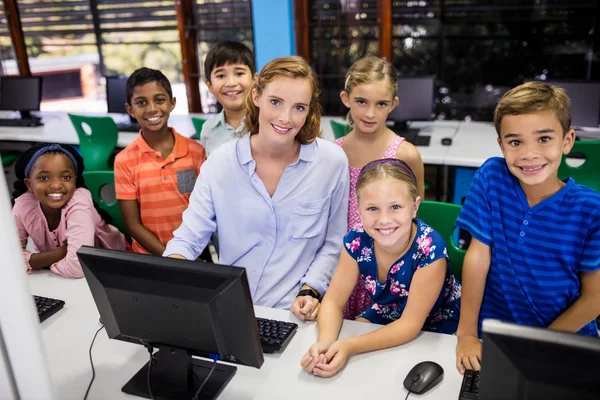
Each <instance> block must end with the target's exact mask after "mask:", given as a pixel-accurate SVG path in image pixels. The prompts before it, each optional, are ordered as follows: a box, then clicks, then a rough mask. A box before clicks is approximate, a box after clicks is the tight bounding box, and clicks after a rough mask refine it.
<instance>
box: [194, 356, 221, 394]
mask: <svg viewBox="0 0 600 400" xmlns="http://www.w3.org/2000/svg"><path fill="white" fill-rule="evenodd" d="M211 358H212V359H213V360H214V361H215V362H214V363H213V366H212V368H211V369H210V372H209V373H208V375H206V378H204V382H202V385H200V387H199V388H198V391H197V392H196V394H195V395H194V397H192V400H199V396H200V392H202V388H203V387H204V385H205V384H206V382H208V378H210V376H211V375H212V373H213V372H214V370H215V368H216V367H217V361H218V360H219V357H217V356H214V357H211Z"/></svg>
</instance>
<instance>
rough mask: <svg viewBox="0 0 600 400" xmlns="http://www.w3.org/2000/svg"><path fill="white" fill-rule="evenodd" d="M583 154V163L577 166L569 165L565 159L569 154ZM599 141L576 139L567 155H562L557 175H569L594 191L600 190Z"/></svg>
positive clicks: (561, 176)
mask: <svg viewBox="0 0 600 400" xmlns="http://www.w3.org/2000/svg"><path fill="white" fill-rule="evenodd" d="M580 154H581V155H584V156H585V163H583V165H580V166H578V167H571V166H569V165H567V162H566V161H565V159H566V158H568V157H569V156H574V155H580ZM598 172H600V141H583V140H578V141H576V142H575V144H573V148H572V149H571V152H570V153H569V154H568V155H566V156H565V155H563V158H562V162H561V164H560V167H559V168H558V177H559V178H560V179H565V178H568V177H571V178H573V179H575V181H576V182H577V183H579V184H581V185H585V186H587V187H589V188H591V189H593V190H595V191H596V192H600V176H599V175H598Z"/></svg>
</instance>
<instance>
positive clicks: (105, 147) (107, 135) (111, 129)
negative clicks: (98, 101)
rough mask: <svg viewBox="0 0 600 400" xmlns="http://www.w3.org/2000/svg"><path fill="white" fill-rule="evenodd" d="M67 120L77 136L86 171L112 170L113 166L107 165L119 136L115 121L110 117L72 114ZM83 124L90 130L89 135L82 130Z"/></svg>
mask: <svg viewBox="0 0 600 400" xmlns="http://www.w3.org/2000/svg"><path fill="white" fill-rule="evenodd" d="M69 118H70V119H71V122H72V123H73V126H74V127H75V131H77V136H79V147H80V150H81V156H82V157H83V161H84V163H85V169H86V171H109V170H112V169H113V166H112V165H109V159H110V156H111V155H112V153H113V151H114V150H115V147H116V146H117V138H118V136H119V129H118V128H117V124H115V121H113V119H112V118H111V117H88V116H83V115H73V114H69ZM84 124H86V125H87V126H88V127H89V128H90V129H91V133H90V134H88V133H86V131H85V130H84Z"/></svg>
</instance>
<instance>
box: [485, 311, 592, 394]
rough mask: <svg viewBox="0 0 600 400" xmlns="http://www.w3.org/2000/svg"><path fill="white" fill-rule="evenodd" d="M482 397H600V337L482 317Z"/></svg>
mask: <svg viewBox="0 0 600 400" xmlns="http://www.w3.org/2000/svg"><path fill="white" fill-rule="evenodd" d="M479 384H480V386H479V398H478V399H479V400H492V399H493V400H559V399H561V400H562V399H577V400H591V399H596V400H597V399H600V339H598V338H597V337H587V336H582V335H577V334H574V333H565V332H558V331H552V330H549V329H542V328H532V327H528V326H519V325H515V324H508V323H503V322H500V321H495V320H485V321H483V352H482V365H481V379H480V382H479Z"/></svg>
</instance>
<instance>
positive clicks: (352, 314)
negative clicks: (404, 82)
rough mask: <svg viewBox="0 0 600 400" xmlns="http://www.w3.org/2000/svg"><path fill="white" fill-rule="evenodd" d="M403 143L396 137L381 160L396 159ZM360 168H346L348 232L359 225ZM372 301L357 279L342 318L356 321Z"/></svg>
mask: <svg viewBox="0 0 600 400" xmlns="http://www.w3.org/2000/svg"><path fill="white" fill-rule="evenodd" d="M403 141H404V138H403V137H400V136H396V137H395V138H394V140H392V143H390V145H389V147H388V148H387V150H386V151H385V153H383V157H382V158H394V157H396V153H397V152H398V147H399V146H400V144H401V143H402V142H403ZM343 142H344V138H343V137H341V138H339V139H337V140H336V141H335V143H336V144H337V145H339V146H340V147H344V146H343V145H342V144H343ZM361 169H362V168H355V167H351V166H348V170H349V172H350V197H349V201H348V231H349V230H350V229H352V227H354V226H355V225H357V224H359V223H360V222H361V221H360V215H359V214H358V206H357V205H356V182H357V181H358V175H360V170H361ZM372 303H373V301H372V300H371V297H370V296H369V293H368V292H367V290H366V289H365V285H364V283H363V282H362V280H361V279H360V277H359V278H358V282H356V286H355V287H354V290H353V291H352V294H350V297H349V298H348V302H347V303H346V306H345V307H344V312H343V315H344V318H346V319H356V318H357V317H358V316H360V315H361V314H362V312H363V311H365V310H366V309H367V308H369V307H370V306H371V304H372Z"/></svg>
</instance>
